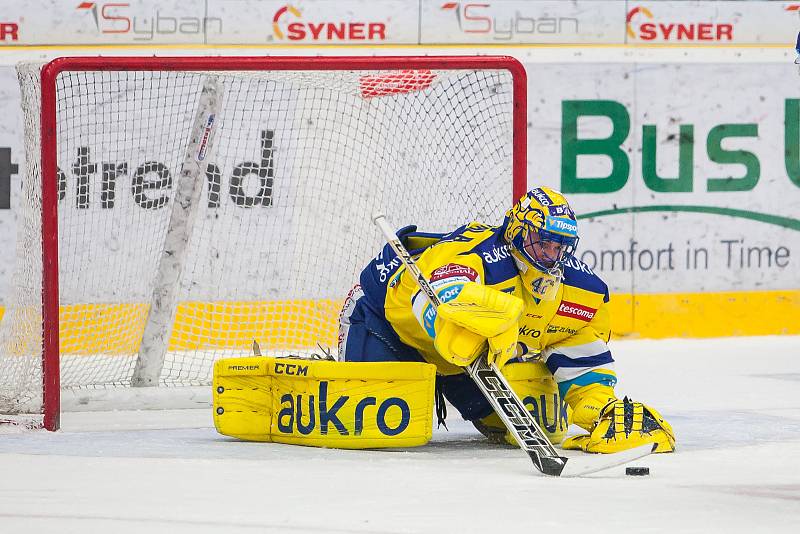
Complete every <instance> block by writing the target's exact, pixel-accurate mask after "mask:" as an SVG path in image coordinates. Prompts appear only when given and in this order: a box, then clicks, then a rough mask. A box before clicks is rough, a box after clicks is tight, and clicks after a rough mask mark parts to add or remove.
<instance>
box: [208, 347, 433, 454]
mask: <svg viewBox="0 0 800 534" xmlns="http://www.w3.org/2000/svg"><path fill="white" fill-rule="evenodd" d="M435 377H436V368H435V366H433V365H431V364H426V363H416V362H375V363H373V362H369V363H367V362H331V361H318V360H304V359H289V358H268V357H267V358H262V357H254V358H228V359H222V360H218V361H217V362H216V364H215V365H214V425H215V427H216V428H217V431H218V432H219V433H220V434H223V435H226V436H232V437H236V438H239V439H243V440H248V441H274V442H277V443H290V444H295V445H308V446H315V447H334V448H343V449H372V448H381V447H414V446H418V445H424V444H425V443H427V442H428V441H429V440H430V438H431V433H432V428H433V425H432V421H433V394H434V383H435Z"/></svg>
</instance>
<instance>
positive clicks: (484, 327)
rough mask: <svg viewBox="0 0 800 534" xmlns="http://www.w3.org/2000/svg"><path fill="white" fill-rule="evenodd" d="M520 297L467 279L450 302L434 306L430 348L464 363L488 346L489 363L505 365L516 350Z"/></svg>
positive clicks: (451, 361)
mask: <svg viewBox="0 0 800 534" xmlns="http://www.w3.org/2000/svg"><path fill="white" fill-rule="evenodd" d="M524 307H525V305H524V303H523V301H522V299H520V298H517V297H515V296H513V295H509V294H508V293H503V292H502V291H498V290H496V289H492V288H490V287H486V286H484V285H481V284H476V283H474V282H467V283H465V284H464V287H463V288H462V289H461V292H460V293H459V294H458V295H457V296H456V297H455V298H454V299H453V300H451V301H449V302H445V303H443V304H441V305H440V306H439V308H438V309H437V315H436V322H435V323H434V329H435V331H436V335H435V336H434V340H433V342H434V347H435V348H436V351H437V352H438V353H439V354H440V355H441V356H442V358H444V359H445V360H447V361H449V362H450V363H453V364H455V365H459V366H462V367H463V366H467V365H469V364H470V363H472V362H473V361H474V360H475V358H477V357H478V356H480V354H481V353H482V352H483V351H484V350H485V349H486V343H487V341H488V345H489V347H488V348H489V355H488V358H489V363H492V362H494V363H496V364H497V366H498V367H502V366H503V365H505V364H506V363H507V362H508V361H509V360H510V359H512V358H513V357H514V355H515V353H516V347H517V337H518V335H519V331H518V325H517V321H518V320H519V316H520V315H521V314H522V310H523V308H524Z"/></svg>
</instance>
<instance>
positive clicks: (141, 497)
mask: <svg viewBox="0 0 800 534" xmlns="http://www.w3.org/2000/svg"><path fill="white" fill-rule="evenodd" d="M612 350H613V351H614V354H615V357H616V359H617V371H618V374H619V376H620V383H619V385H618V387H617V391H618V393H619V394H627V395H629V396H631V397H633V398H635V399H640V400H643V401H646V402H648V403H650V404H652V405H653V406H654V407H656V408H658V409H659V410H661V412H662V413H663V415H664V416H665V417H666V418H667V419H668V420H669V421H670V422H671V423H672V425H673V426H674V428H675V431H676V434H677V437H678V447H679V448H678V450H677V452H676V453H675V454H668V455H656V456H650V457H648V458H646V459H644V460H639V461H638V462H636V465H644V466H648V467H650V472H651V474H650V476H649V477H629V476H626V475H625V474H624V468H623V467H617V468H614V469H612V470H610V471H607V472H604V473H598V474H594V475H589V476H586V477H584V478H580V479H556V478H547V477H544V476H541V475H538V474H537V473H536V472H535V471H534V469H533V466H532V465H531V463H530V461H529V460H528V458H527V457H526V456H525V455H524V454H523V453H521V452H520V451H518V450H515V449H512V448H503V447H499V446H491V445H488V444H486V443H485V442H484V440H483V439H482V436H480V435H479V434H478V433H477V432H476V431H474V430H473V429H472V428H471V426H470V425H469V424H468V423H465V422H463V421H461V420H460V418H459V417H458V415H457V413H455V412H454V410H451V414H450V417H449V418H448V425H449V427H450V431H444V430H443V429H441V430H436V431H435V433H434V438H433V440H432V441H431V443H430V444H428V445H427V446H424V447H420V448H416V449H406V450H391V451H390V450H383V451H344V450H332V449H315V448H304V447H296V446H291V445H278V444H259V443H244V442H239V441H236V440H233V439H229V438H226V437H223V436H221V435H219V434H217V433H216V432H215V430H214V428H213V425H212V422H211V412H210V410H209V409H203V410H172V411H124V412H122V411H118V412H90V413H66V414H64V417H63V421H62V423H63V424H62V426H63V429H62V430H61V431H59V432H56V433H48V432H44V431H25V432H17V433H5V434H0V532H2V533H29V532H35V533H39V532H59V533H68V532H80V533H82V534H87V533H94V532H103V533H106V532H108V533H111V532H113V533H118V534H127V533H137V534H139V533H141V532H148V533H153V532H170V533H172V532H174V533H183V532H187V533H188V532H191V533H206V532H208V533H211V532H213V533H217V534H219V533H229V532H288V533H302V532H315V533H351V532H352V533H373V532H374V533H416V532H431V533H450V532H454V533H462V532H484V533H495V532H496V533H498V534H508V533H514V532H524V533H536V532H564V533H569V532H581V533H595V532H615V533H620V532H635V533H642V532H698V533H699V532H703V533H706V532H800V398H799V397H798V396H799V395H800V388H798V386H800V337H796V336H785V337H751V338H729V339H714V340H662V341H647V340H637V341H616V342H612Z"/></svg>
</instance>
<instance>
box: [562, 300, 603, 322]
mask: <svg viewBox="0 0 800 534" xmlns="http://www.w3.org/2000/svg"><path fill="white" fill-rule="evenodd" d="M595 312H597V308H589V307H587V306H581V305H580V304H575V303H574V302H567V301H563V302H561V304H560V305H559V307H558V312H556V315H563V316H565V317H572V318H573V319H578V320H579V321H586V322H589V321H591V320H592V319H593V318H594V314H595Z"/></svg>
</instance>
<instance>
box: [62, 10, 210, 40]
mask: <svg viewBox="0 0 800 534" xmlns="http://www.w3.org/2000/svg"><path fill="white" fill-rule="evenodd" d="M76 9H77V10H78V11H81V12H84V13H86V12H88V13H91V14H92V20H93V21H94V26H95V28H96V30H97V32H98V33H100V34H103V35H108V34H121V35H125V34H131V35H133V39H134V40H135V41H152V40H154V39H155V38H156V37H157V36H161V35H163V36H169V35H176V34H179V35H208V34H211V33H215V34H220V33H222V19H219V18H216V17H195V16H192V15H191V14H189V15H180V16H175V15H174V14H169V15H168V14H164V12H163V11H161V10H160V9H158V8H156V9H155V10H154V11H152V12H151V13H150V14H149V16H141V15H140V16H137V15H134V14H132V13H131V4H129V3H127V2H81V3H80V4H78V6H77V8H76Z"/></svg>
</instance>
